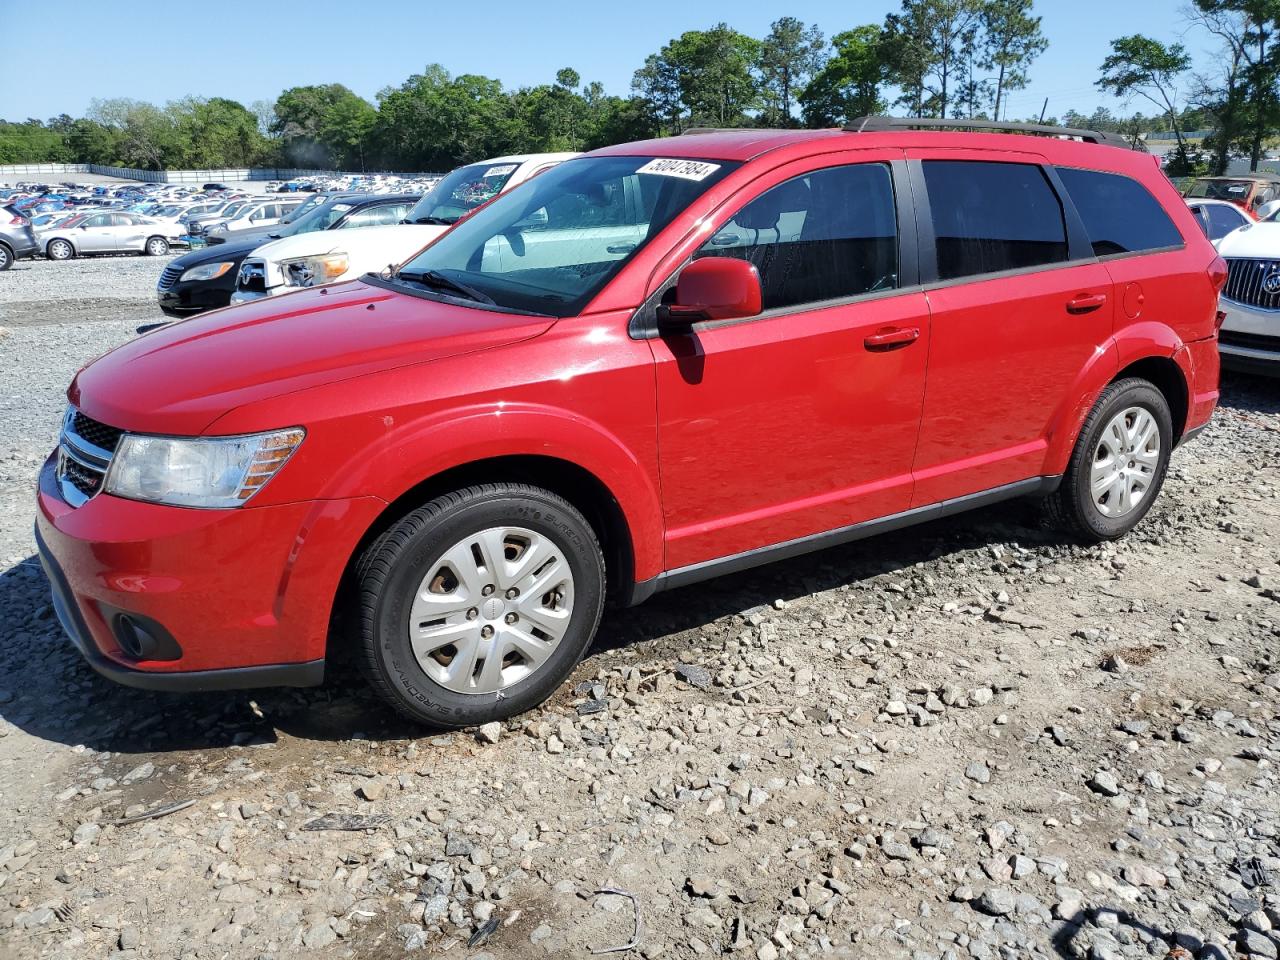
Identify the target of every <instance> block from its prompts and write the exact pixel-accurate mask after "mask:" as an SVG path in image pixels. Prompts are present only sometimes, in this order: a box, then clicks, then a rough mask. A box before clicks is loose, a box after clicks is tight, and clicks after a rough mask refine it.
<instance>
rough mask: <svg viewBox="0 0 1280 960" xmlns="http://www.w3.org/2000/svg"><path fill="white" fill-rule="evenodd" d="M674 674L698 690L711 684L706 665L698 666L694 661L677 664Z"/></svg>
mask: <svg viewBox="0 0 1280 960" xmlns="http://www.w3.org/2000/svg"><path fill="white" fill-rule="evenodd" d="M676 676H677V677H679V678H680V679H681V680H683V681H684V682H685V683H687V684H689V686H691V687H697V688H698V689H699V690H705V689H707V688H708V687H710V686H711V673H710V672H709V671H708V670H707V668H706V667H700V666H698V665H697V664H696V663H681V664H677V665H676Z"/></svg>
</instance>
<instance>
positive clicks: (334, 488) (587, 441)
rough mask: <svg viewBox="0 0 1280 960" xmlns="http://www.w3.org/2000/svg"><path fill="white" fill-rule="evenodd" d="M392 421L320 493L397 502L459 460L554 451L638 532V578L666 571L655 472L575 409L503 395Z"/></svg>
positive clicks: (635, 558)
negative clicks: (592, 481) (598, 486)
mask: <svg viewBox="0 0 1280 960" xmlns="http://www.w3.org/2000/svg"><path fill="white" fill-rule="evenodd" d="M390 420H391V418H390V417H388V418H386V420H385V421H384V423H385V426H386V429H385V431H384V432H383V433H382V435H381V436H380V437H378V438H376V439H375V440H373V441H372V442H371V443H369V444H368V445H366V446H362V448H361V449H360V452H359V456H358V458H355V459H352V460H351V461H349V462H348V463H346V464H345V465H343V466H340V467H339V468H338V469H335V470H334V471H333V472H332V474H331V475H330V477H329V478H328V481H327V483H326V486H325V488H324V490H323V492H322V493H321V497H323V498H325V499H331V498H332V499H340V498H345V497H349V496H352V495H353V491H361V492H362V493H364V494H373V495H375V496H378V497H380V498H381V499H383V500H385V501H387V502H392V501H394V500H396V499H398V498H399V497H401V496H403V495H404V494H405V493H407V492H409V491H410V490H412V489H413V488H414V487H416V486H418V485H419V484H421V483H422V482H423V481H425V480H429V479H430V478H431V477H434V476H437V475H439V474H441V473H443V472H444V471H446V470H449V469H451V468H453V467H460V466H464V465H466V464H469V463H475V462H476V461H479V460H489V459H493V458H495V457H507V456H540V457H549V458H554V459H557V460H561V461H564V462H567V463H570V464H573V465H575V466H577V467H580V468H581V469H583V470H586V471H587V472H588V473H590V474H592V475H593V476H594V477H595V478H596V479H597V480H599V481H600V482H601V483H602V484H603V485H604V487H605V488H606V489H607V490H608V491H609V492H610V494H612V496H613V498H614V499H615V500H616V501H617V503H618V506H619V507H620V508H621V510H622V514H623V516H624V517H625V518H626V522H627V526H628V529H629V531H630V534H631V541H632V545H633V550H634V556H633V562H634V570H635V577H636V579H638V580H643V579H647V578H649V577H653V576H656V575H657V574H659V573H661V571H662V509H661V503H660V500H659V495H658V490H657V487H656V485H655V480H656V478H655V476H654V472H653V470H652V467H651V465H650V464H647V463H644V462H642V461H641V459H640V457H639V455H638V454H637V453H636V451H634V450H633V449H632V448H631V447H629V446H628V445H627V444H625V443H624V442H623V441H622V440H621V439H620V438H618V437H617V436H616V435H614V434H613V433H612V432H610V431H609V430H608V429H607V428H606V427H605V426H604V425H602V424H600V423H598V422H595V421H593V420H591V419H589V418H587V417H584V416H582V415H581V414H577V413H573V412H571V411H568V410H563V409H559V408H555V407H549V406H543V405H539V404H529V403H510V402H501V401H495V402H492V403H484V404H479V405H475V406H471V407H465V408H461V409H457V408H455V409H449V410H441V411H438V412H435V413H433V414H431V415H429V416H427V417H423V418H419V419H414V420H410V421H406V422H404V423H397V422H394V421H392V422H387V421H390Z"/></svg>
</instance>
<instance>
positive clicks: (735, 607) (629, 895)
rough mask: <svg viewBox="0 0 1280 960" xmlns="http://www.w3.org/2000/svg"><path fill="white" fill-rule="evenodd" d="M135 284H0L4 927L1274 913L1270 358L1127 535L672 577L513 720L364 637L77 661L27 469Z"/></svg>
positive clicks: (942, 928)
mask: <svg viewBox="0 0 1280 960" xmlns="http://www.w3.org/2000/svg"><path fill="white" fill-rule="evenodd" d="M103 263H107V264H109V261H103ZM45 266H49V267H61V266H63V265H53V264H48V265H45ZM95 269H97V267H95ZM101 269H102V270H103V271H104V272H109V271H110V270H111V268H110V267H109V266H103V267H101ZM155 269H156V270H157V271H158V269H159V267H158V266H156V268H155ZM113 296H114V295H113ZM113 296H108V297H107V298H105V299H103V300H102V301H101V302H100V303H95V304H94V305H93V310H91V311H87V312H86V311H80V312H75V311H72V312H70V313H69V314H68V315H67V316H66V317H65V318H63V319H61V320H57V319H55V320H49V319H48V317H47V313H48V310H47V309H44V310H42V309H41V307H40V304H39V303H38V302H37V301H35V300H29V301H24V300H22V298H21V297H18V296H13V295H10V296H9V297H8V298H7V299H5V300H4V301H3V302H0V326H4V327H7V328H8V330H7V333H5V334H3V335H0V414H3V419H2V421H0V431H3V434H4V436H3V439H2V446H0V559H3V560H4V563H3V564H2V565H0V569H2V570H3V572H2V573H0V806H2V807H3V809H4V810H5V811H6V812H7V814H8V816H7V818H6V823H5V825H4V826H3V827H0V956H3V957H5V958H26V957H57V958H68V960H70V958H83V957H137V958H144V957H145V958H178V957H181V958H239V957H253V958H258V957H271V958H282V957H293V956H300V955H313V956H316V957H354V958H384V957H399V956H401V955H404V954H405V953H406V952H408V954H409V955H411V956H421V957H442V958H449V960H454V958H459V960H461V958H472V960H479V958H484V957H488V958H492V960H508V958H512V960H514V958H530V957H534V958H536V957H544V956H545V957H555V958H580V957H589V956H592V955H595V954H596V953H598V952H599V951H602V950H605V949H607V948H615V947H624V946H628V945H630V944H633V943H634V946H631V947H630V949H627V950H625V951H619V952H618V953H617V954H616V955H617V956H641V957H644V958H654V957H671V958H692V957H716V956H731V957H739V958H757V960H777V958H781V957H796V958H802V957H817V956H824V957H828V956H830V957H837V958H840V957H848V958H855V957H856V958H864V957H865V958H898V957H901V958H910V960H923V958H933V960H939V958H942V960H958V958H965V957H975V958H996V957H1001V958H1023V957H1081V958H1084V957H1090V958H1111V957H1143V956H1151V957H1159V958H1177V960H1186V958H1193V957H1194V958H1200V957H1205V958H1226V957H1229V956H1235V955H1237V953H1239V954H1244V955H1249V956H1259V957H1275V956H1276V955H1277V944H1278V943H1280V937H1278V936H1277V934H1276V932H1275V931H1274V930H1273V929H1272V928H1273V926H1280V888H1277V884H1280V847H1278V846H1277V837H1278V836H1280V801H1278V800H1277V773H1276V762H1277V760H1280V713H1278V710H1277V707H1278V705H1280V381H1266V380H1258V379H1250V378H1243V377H1231V378H1228V379H1227V380H1226V381H1225V382H1224V394H1223V405H1222V407H1221V409H1220V411H1219V413H1218V415H1217V417H1216V418H1215V420H1214V422H1213V424H1212V426H1211V427H1210V428H1209V430H1207V431H1206V432H1205V433H1204V434H1203V435H1202V436H1201V437H1200V438H1198V439H1197V440H1195V441H1194V442H1192V443H1190V444H1188V445H1186V446H1185V447H1183V448H1181V449H1179V450H1178V451H1177V452H1176V453H1175V455H1174V460H1173V464H1172V467H1171V470H1170V474H1169V477H1168V480H1167V483H1166V485H1165V490H1164V493H1163V495H1162V496H1161V499H1160V501H1159V502H1158V504H1157V505H1156V507H1155V508H1154V510H1153V512H1152V513H1151V515H1150V516H1149V517H1148V518H1147V519H1146V521H1145V522H1144V523H1143V524H1142V525H1141V526H1140V527H1139V529H1138V530H1137V531H1135V533H1134V534H1132V535H1131V536H1129V537H1128V538H1127V539H1125V540H1124V541H1122V542H1119V543H1117V544H1114V545H1105V546H1098V547H1095V546H1091V547H1081V546H1079V545H1076V544H1074V543H1072V542H1070V541H1069V540H1066V539H1064V538H1063V537H1061V536H1060V535H1059V534H1057V533H1056V532H1054V531H1053V530H1051V529H1049V528H1047V527H1046V526H1044V525H1043V524H1042V522H1041V520H1040V514H1039V512H1038V510H1037V507H1036V505H1035V504H1034V503H1017V504H1013V505H1003V506H1000V507H997V508H993V509H989V510H985V511H982V512H979V513H974V514H969V515H966V516H960V517H955V518H951V519H949V520H945V521H941V522H937V523H932V524H929V525H926V526H921V527H918V528H915V529H912V530H907V531H903V532H900V533H897V534H892V535H888V536H884V537H880V538H878V539H873V540H868V541H865V542H862V543H859V544H856V545H853V546H850V547H846V548H839V549H835V550H830V551H827V552H824V553H820V554H816V555H813V556H811V557H807V558H804V559H800V560H796V561H791V562H788V563H784V564H779V565H775V566H772V567H767V568H763V569H760V570H757V571H755V572H752V573H748V574H743V575H738V576H734V577H729V578H725V579H722V580H718V581H713V582H711V583H707V584H704V585H699V586H696V587H690V588H686V589H683V590H680V591H676V592H673V593H670V594H667V595H663V596H660V597H657V598H655V599H654V600H653V601H651V602H649V603H647V604H646V605H644V606H642V607H639V608H637V609H634V610H629V611H621V612H615V613H612V614H611V615H610V616H609V617H608V618H607V620H606V622H605V624H604V626H603V629H602V631H601V640H600V642H599V644H598V645H597V647H596V648H595V649H594V650H593V651H592V653H591V654H590V656H589V657H588V658H587V660H586V661H585V662H584V663H583V664H582V665H581V667H580V668H579V669H578V671H577V672H576V674H575V676H574V678H573V680H572V681H571V682H570V684H569V685H567V686H566V687H565V688H564V689H563V690H562V691H561V694H560V695H559V696H557V697H556V698H554V700H553V701H552V702H551V703H550V704H548V705H547V706H546V707H544V708H543V709H540V710H538V711H536V712H534V713H532V714H529V715H527V716H525V717H521V718H518V719H517V720H514V721H511V722H510V723H508V724H506V725H505V727H504V729H503V731H502V733H501V735H500V736H499V737H498V739H497V741H496V742H492V743H490V742H483V741H482V739H481V738H478V737H477V736H475V735H474V734H472V733H469V732H464V733H455V734H450V735H444V736H437V735H433V734H431V733H429V732H424V731H422V730H420V729H416V728H413V727H412V726H409V725H407V724H406V723H404V722H402V721H399V720H397V719H395V718H394V717H393V716H392V715H391V714H389V712H388V711H386V710H385V709H384V708H383V707H382V706H381V705H380V704H379V703H378V702H377V701H376V700H374V699H373V698H372V696H371V695H370V694H369V692H368V691H367V690H366V689H365V688H364V686H363V685H362V684H361V682H360V681H359V680H358V679H357V678H355V677H353V676H351V675H350V674H349V673H347V672H345V671H338V672H337V675H335V676H333V677H331V678H330V679H329V681H327V683H326V684H325V686H323V687H321V688H318V689H314V690H303V691H288V690H270V691H257V692H253V693H222V694H206V695H189V696H181V697H175V696H167V695H159V694H150V693H144V692H140V691H134V690H127V689H123V688H119V687H115V686H113V685H112V684H110V683H108V682H106V681H104V680H101V679H99V678H98V677H96V675H94V674H93V673H92V672H91V671H90V670H89V669H88V668H87V667H85V666H84V665H83V663H82V662H81V661H80V660H79V658H78V657H77V655H76V654H75V653H74V651H73V650H72V649H71V647H70V646H69V644H68V643H67V642H66V641H65V640H64V639H63V637H62V636H61V634H60V632H59V629H58V627H57V624H56V622H55V620H54V617H53V614H52V611H51V609H50V606H49V602H48V598H47V586H46V583H45V580H44V577H43V574H42V573H41V571H40V569H39V566H38V563H36V561H35V560H34V558H33V553H34V550H33V546H32V542H31V535H30V529H31V519H32V510H33V504H32V486H31V485H32V478H33V477H34V474H35V470H36V467H37V466H38V464H39V462H40V461H41V460H42V459H43V457H44V456H45V455H46V454H47V451H48V449H49V448H50V446H51V444H52V438H53V433H54V430H55V429H56V424H57V421H58V415H59V411H60V410H61V405H62V403H63V402H64V401H63V399H62V398H61V395H60V391H61V389H62V388H63V387H64V386H65V384H66V382H67V380H68V378H69V377H70V375H71V373H72V372H74V370H75V368H76V367H77V366H79V365H80V364H81V363H83V362H84V361H85V360H87V359H89V358H91V357H93V356H95V355H97V354H98V353H100V352H102V351H103V350H105V349H107V348H108V347H109V346H111V345H112V344H113V343H117V342H120V341H121V340H123V339H125V338H126V337H128V336H130V335H131V331H132V328H133V326H135V325H136V324H137V323H140V322H144V321H146V320H149V319H152V317H151V315H150V313H149V312H148V308H147V306H146V302H147V296H148V293H147V290H146V289H145V287H138V286H136V285H135V288H134V289H132V290H128V289H123V288H122V289H121V292H120V294H119V296H114V300H113ZM37 316H43V317H45V322H40V323H36V322H32V321H33V320H34V319H35V318H36V317H37ZM24 318H25V319H24ZM175 804H184V806H182V807H181V808H180V809H177V810H175V811H173V812H166V811H167V810H168V808H169V807H170V806H172V805H175ZM151 814H161V815H157V816H149V815H151ZM329 815H336V816H333V817H330V816H329ZM139 817H143V819H139ZM353 818H368V819H353ZM359 826H364V827H365V829H353V830H350V829H316V827H329V828H332V827H359ZM619 891H620V892H619ZM611 955H613V954H611Z"/></svg>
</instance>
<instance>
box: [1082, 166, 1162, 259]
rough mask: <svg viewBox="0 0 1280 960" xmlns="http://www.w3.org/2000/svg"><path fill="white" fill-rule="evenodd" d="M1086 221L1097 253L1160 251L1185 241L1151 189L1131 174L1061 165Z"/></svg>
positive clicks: (1087, 230)
mask: <svg viewBox="0 0 1280 960" xmlns="http://www.w3.org/2000/svg"><path fill="white" fill-rule="evenodd" d="M1058 176H1060V177H1061V178H1062V182H1063V184H1064V185H1065V186H1066V188H1067V193H1069V194H1071V202H1072V203H1074V204H1075V206H1076V210H1077V211H1078V212H1079V214H1080V219H1081V220H1083V221H1084V228H1085V231H1086V232H1087V233H1088V234H1089V242H1090V243H1092V244H1093V252H1094V255H1095V256H1099V257H1105V256H1107V255H1108V254H1113V253H1132V252H1133V251H1135V250H1158V249H1160V248H1161V247H1173V246H1178V245H1179V244H1181V243H1182V235H1181V234H1179V233H1178V228H1177V227H1175V226H1174V225H1173V221H1172V220H1170V219H1169V215H1168V214H1167V213H1165V212H1164V209H1163V208H1162V207H1161V206H1160V204H1159V203H1158V202H1157V201H1156V198H1155V197H1153V196H1152V195H1151V194H1150V193H1149V192H1147V188H1146V187H1144V186H1143V185H1142V184H1140V183H1138V181H1137V180H1134V179H1133V178H1131V177H1126V176H1122V175H1120V174H1118V173H1100V172H1098V171H1096V170H1076V169H1073V168H1070V167H1059V168H1058Z"/></svg>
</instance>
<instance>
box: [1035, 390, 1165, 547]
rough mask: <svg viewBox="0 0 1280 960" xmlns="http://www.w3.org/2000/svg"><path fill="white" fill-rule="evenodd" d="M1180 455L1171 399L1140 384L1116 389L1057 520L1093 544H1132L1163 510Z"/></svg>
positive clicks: (1083, 442)
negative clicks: (1157, 505) (1172, 461)
mask: <svg viewBox="0 0 1280 960" xmlns="http://www.w3.org/2000/svg"><path fill="white" fill-rule="evenodd" d="M1172 450H1173V417H1172V416H1171V414H1170V412H1169V403H1168V401H1167V400H1165V398H1164V394H1162V393H1161V392H1160V391H1159V390H1157V389H1156V388H1155V386H1153V385H1152V384H1151V383H1150V382H1149V381H1146V380H1141V379H1139V378H1137V377H1131V378H1128V379H1125V380H1119V381H1117V382H1116V383H1113V384H1111V386H1109V387H1107V389H1106V390H1104V391H1103V392H1102V396H1100V397H1099V398H1098V402H1097V403H1096V404H1094V407H1093V410H1091V411H1090V413H1089V416H1088V418H1086V420H1085V422H1084V426H1083V427H1082V428H1081V429H1080V437H1079V439H1078V440H1077V441H1076V448H1075V450H1074V451H1073V452H1072V454H1071V461H1070V463H1069V464H1068V465H1067V472H1066V474H1064V476H1063V478H1062V485H1061V487H1059V489H1058V491H1057V493H1056V494H1054V496H1053V497H1051V498H1050V500H1049V504H1048V506H1049V512H1050V515H1051V517H1053V519H1055V520H1056V521H1058V522H1059V523H1060V524H1061V525H1063V526H1065V527H1067V528H1068V529H1070V530H1071V531H1072V532H1074V533H1076V534H1079V535H1080V536H1082V537H1084V538H1085V539H1086V540H1092V541H1094V542H1098V541H1102V540H1115V539H1117V538H1119V537H1122V536H1124V535H1125V534H1126V533H1128V532H1129V531H1130V530H1132V529H1133V528H1134V527H1135V526H1136V525H1137V523H1138V521H1139V520H1141V519H1142V518H1143V517H1144V516H1146V514H1147V511H1148V510H1150V509H1151V505H1152V504H1153V503H1154V502H1155V499H1156V496H1157V495H1158V494H1159V493H1160V488H1161V486H1162V485H1163V484H1164V477H1165V473H1166V471H1167V470H1168V468H1169V455H1170V453H1171V452H1172Z"/></svg>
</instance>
